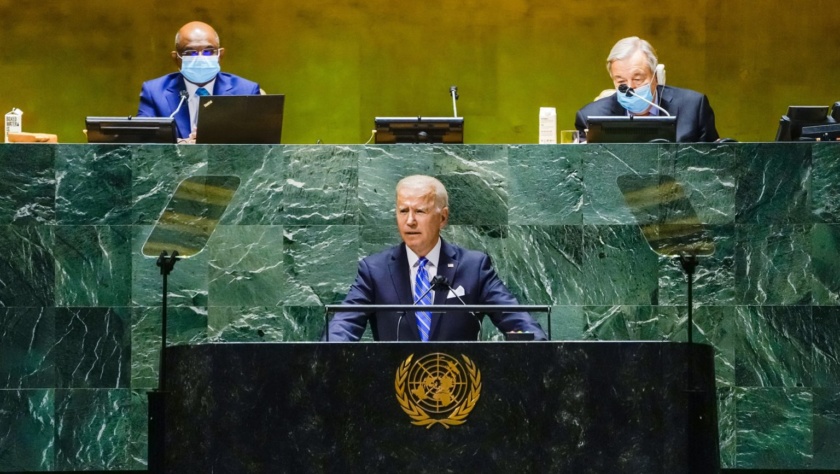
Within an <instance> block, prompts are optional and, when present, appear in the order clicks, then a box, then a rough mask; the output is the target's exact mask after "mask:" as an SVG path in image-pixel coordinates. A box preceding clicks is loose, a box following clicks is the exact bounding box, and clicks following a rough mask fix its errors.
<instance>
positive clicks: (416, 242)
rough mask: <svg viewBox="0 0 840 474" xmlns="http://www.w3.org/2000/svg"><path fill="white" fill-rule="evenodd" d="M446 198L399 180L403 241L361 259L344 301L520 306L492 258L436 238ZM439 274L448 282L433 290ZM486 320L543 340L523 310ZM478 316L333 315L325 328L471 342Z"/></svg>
mask: <svg viewBox="0 0 840 474" xmlns="http://www.w3.org/2000/svg"><path fill="white" fill-rule="evenodd" d="M448 201H449V198H448V195H447V193H446V188H444V186H443V184H442V183H441V182H440V181H438V180H437V179H435V178H432V177H430V176H419V175H418V176H409V177H407V178H403V179H402V180H401V181H400V182H399V183H398V184H397V226H398V227H399V231H400V236H401V237H402V240H403V243H402V244H399V245H397V246H395V247H391V248H389V249H387V250H385V251H384V252H381V253H378V254H375V255H371V256H369V257H366V258H365V259H363V260H362V261H361V262H359V271H358V275H357V276H356V281H355V282H354V283H353V285H352V286H351V287H350V292H349V293H348V294H347V297H346V298H345V299H344V304H359V305H370V304H376V305H379V304H414V303H415V302H417V301H420V300H423V299H426V301H425V304H432V302H434V304H455V305H457V304H460V303H461V301H463V303H464V304H481V305H517V304H519V303H517V301H516V298H515V297H514V296H513V295H512V294H511V293H510V291H508V289H507V288H506V287H505V285H504V283H502V281H501V280H500V279H499V277H498V275H496V272H495V271H494V270H493V267H492V266H491V264H490V257H488V256H487V255H486V254H484V253H482V252H477V251H474V250H467V249H463V248H461V247H458V246H456V245H453V244H450V243H448V242H446V241H444V240H443V239H441V238H440V231H441V229H443V227H444V226H446V224H447V222H448V220H449V202H448ZM436 276H437V277H438V280H440V277H444V278H445V281H446V282H447V284H446V285H442V287H441V288H431V286H432V285H431V284H430V283H432V282H433V281H434V280H435V278H436ZM447 286H448V288H447ZM459 298H460V299H459ZM424 313H425V314H424ZM489 316H490V319H491V321H492V322H493V324H495V325H496V327H497V328H499V330H501V331H502V332H505V333H506V332H517V331H521V332H531V333H533V334H534V338H535V339H537V340H545V339H547V338H546V335H545V333H544V332H543V330H542V328H541V327H540V325H539V323H537V322H536V321H535V320H534V319H533V318H532V317H531V316H530V315H529V314H528V313H501V312H499V313H492V314H490V315H489ZM481 317H482V315H480V314H479V315H472V314H470V313H468V312H466V311H461V312H448V313H428V312H423V311H418V312H411V311H410V312H396V311H382V312H378V313H373V314H368V313H362V312H347V313H337V314H336V315H335V316H334V317H333V319H332V320H331V321H330V323H329V327H328V331H329V340H330V341H358V340H359V338H361V336H362V333H364V331H365V327H366V326H367V324H368V323H370V326H371V330H372V331H373V337H374V339H376V340H377V341H426V340H428V341H467V340H476V339H478V336H479V330H480V329H481V326H480V318H481Z"/></svg>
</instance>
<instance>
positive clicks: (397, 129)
mask: <svg viewBox="0 0 840 474" xmlns="http://www.w3.org/2000/svg"><path fill="white" fill-rule="evenodd" d="M374 126H375V127H376V136H375V137H374V141H375V142H376V143H377V144H388V143H449V144H456V143H464V118H463V117H376V118H375V119H374Z"/></svg>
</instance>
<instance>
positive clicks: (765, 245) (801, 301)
mask: <svg viewBox="0 0 840 474" xmlns="http://www.w3.org/2000/svg"><path fill="white" fill-rule="evenodd" d="M809 232H810V227H806V226H802V225H785V224H776V225H767V224H765V225H761V224H745V225H737V226H736V229H735V240H736V243H735V291H736V302H737V303H738V304H760V305H778V304H787V305H808V304H811V302H812V297H811V295H812V293H811V287H812V280H811V278H810V276H809V274H810V272H811V263H810V260H811V258H810V256H809V251H810V248H811V237H810V235H809Z"/></svg>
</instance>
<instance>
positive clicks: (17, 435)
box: [0, 389, 56, 472]
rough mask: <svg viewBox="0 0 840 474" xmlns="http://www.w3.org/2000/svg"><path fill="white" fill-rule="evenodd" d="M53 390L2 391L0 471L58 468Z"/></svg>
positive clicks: (0, 405)
mask: <svg viewBox="0 0 840 474" xmlns="http://www.w3.org/2000/svg"><path fill="white" fill-rule="evenodd" d="M54 403H55V394H54V391H53V389H42V390H0V407H2V409H0V427H2V429H0V472H24V471H51V470H53V469H55V467H56V466H55V429H56V418H55V416H54V413H55V405H54Z"/></svg>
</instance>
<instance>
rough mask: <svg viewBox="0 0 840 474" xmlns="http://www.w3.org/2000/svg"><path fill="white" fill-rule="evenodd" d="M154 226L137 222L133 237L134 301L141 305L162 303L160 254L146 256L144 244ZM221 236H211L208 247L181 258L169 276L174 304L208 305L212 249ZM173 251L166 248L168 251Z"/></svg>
mask: <svg viewBox="0 0 840 474" xmlns="http://www.w3.org/2000/svg"><path fill="white" fill-rule="evenodd" d="M151 229H152V228H151V227H139V226H135V228H134V230H135V233H134V237H133V239H132V248H133V251H132V252H131V257H132V262H131V265H132V278H133V282H132V293H131V301H132V303H133V304H135V305H139V306H155V305H157V306H160V304H161V296H162V288H163V277H162V275H161V273H160V267H158V266H157V260H158V257H157V256H154V257H150V256H145V255H143V253H142V248H143V244H144V243H145V242H146V238H147V237H148V235H149V234H150V233H151ZM219 238H221V237H217V236H216V235H215V233H214V234H213V235H211V236H210V238H209V239H208V241H207V245H206V246H205V250H204V251H202V252H199V253H198V254H196V255H193V256H192V257H189V258H181V259H179V260H178V262H177V263H176V264H175V266H174V268H173V269H172V272H171V273H170V274H169V276H168V288H169V291H168V296H167V302H168V304H169V305H171V306H207V297H208V287H209V284H210V283H209V280H210V263H209V262H210V258H211V255H210V251H208V250H207V249H212V248H214V247H215V245H216V241H217V240H218V239H219ZM169 253H170V252H167V254H169Z"/></svg>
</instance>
